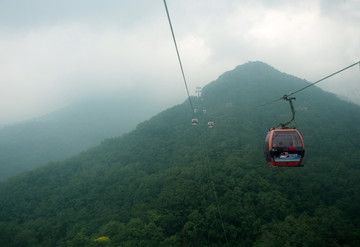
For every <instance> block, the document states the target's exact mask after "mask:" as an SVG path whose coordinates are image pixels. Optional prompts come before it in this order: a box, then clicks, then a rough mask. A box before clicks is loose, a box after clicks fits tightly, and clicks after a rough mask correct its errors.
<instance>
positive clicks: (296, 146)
mask: <svg viewBox="0 0 360 247" xmlns="http://www.w3.org/2000/svg"><path fill="white" fill-rule="evenodd" d="M283 98H284V100H287V101H289V103H290V108H291V111H292V119H291V120H290V121H289V122H287V123H284V124H280V127H278V128H271V129H270V130H269V131H268V133H267V135H266V137H265V144H264V155H265V159H266V162H267V163H268V165H269V166H271V167H300V166H303V165H302V164H301V163H302V161H303V159H304V155H305V146H304V140H303V138H302V136H301V134H300V132H299V131H298V130H297V129H295V127H293V128H288V127H286V126H287V125H288V124H290V123H291V122H293V121H294V119H295V110H294V107H293V104H292V100H293V99H295V98H294V97H292V98H290V97H288V96H287V95H284V97H283Z"/></svg>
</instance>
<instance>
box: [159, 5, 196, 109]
mask: <svg viewBox="0 0 360 247" xmlns="http://www.w3.org/2000/svg"><path fill="white" fill-rule="evenodd" d="M164 6H165V10H166V14H167V17H168V20H169V25H170V30H171V34H172V37H173V40H174V45H175V49H176V54H177V57H178V60H179V65H180V69H181V73H182V77H183V79H184V84H185V88H186V92H187V95H188V98H189V102H190V106H191V109H192V111H193V113H195V109H194V106H193V104H192V101H191V97H190V93H189V89H188V86H187V83H186V79H185V73H184V69H183V66H182V63H181V58H180V54H179V49H178V47H177V44H176V39H175V34H174V30H173V27H172V24H171V20H170V15H169V10H168V7H167V5H166V0H164Z"/></svg>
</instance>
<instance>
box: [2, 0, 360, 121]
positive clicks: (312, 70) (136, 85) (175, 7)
mask: <svg viewBox="0 0 360 247" xmlns="http://www.w3.org/2000/svg"><path fill="white" fill-rule="evenodd" d="M167 4H168V8H169V12H170V15H171V18H172V22H173V27H174V31H175V35H176V38H177V41H178V46H179V51H180V55H181V57H182V60H183V65H184V70H185V74H186V77H187V81H188V85H189V90H190V92H191V94H194V93H195V88H196V87H197V86H204V85H206V84H208V83H209V82H211V81H213V80H215V79H217V77H218V76H219V75H220V74H222V73H223V72H224V71H228V70H231V69H233V68H234V67H236V66H237V65H239V64H243V63H245V62H247V61H257V60H259V61H264V62H266V63H268V64H270V65H272V66H274V67H276V68H278V69H279V70H281V71H284V72H286V73H289V74H293V75H295V76H297V77H300V78H304V79H306V80H308V81H310V82H313V81H316V80H318V79H320V78H322V77H324V76H327V75H329V74H331V73H333V72H335V71H337V70H339V69H341V68H343V67H346V66H348V65H349V64H352V63H354V62H356V61H359V54H360V31H359V28H358V23H360V2H359V1H356V0H353V1H330V2H329V1H320V0H318V1H310V0H307V1H299V2H288V1H281V0H279V1H276V0H274V1H261V0H258V1H241V2H239V1H235V0H227V1H204V0H201V1H196V3H194V2H193V1H189V0H185V1H178V0H168V1H167ZM0 53H1V54H2V56H1V57H0V81H1V90H0V100H1V104H0V126H3V125H5V124H12V123H15V122H19V121H24V120H26V119H31V118H34V117H38V116H41V115H44V114H46V113H50V112H52V111H55V110H56V109H59V108H62V107H65V106H67V105H70V104H72V102H74V101H77V100H79V99H81V98H86V97H97V96H100V95H102V96H105V97H106V95H107V94H109V93H111V94H114V93H116V94H118V95H119V97H121V95H124V94H125V95H132V96H134V97H147V98H148V99H149V101H162V102H163V104H164V105H169V106H170V105H173V104H176V103H179V102H182V101H183V100H184V99H185V98H186V97H187V95H186V91H185V88H184V85H183V81H182V77H181V73H180V69H179V65H178V61H177V58H176V52H175V48H174V45H173V43H172V38H171V33H170V29H169V25H168V22H167V17H166V13H165V9H164V6H163V2H162V1H145V0H136V1H131V2H129V1H106V2H105V3H104V2H100V1H95V0H93V1H76V3H74V2H72V1H61V2H48V1H44V0H38V1H31V2H28V1H24V0H18V1H11V2H7V1H3V2H1V3H0ZM359 76H360V72H359V70H358V69H356V68H353V69H351V70H349V71H346V72H344V73H343V74H341V75H339V76H337V77H335V78H333V79H332V80H329V81H326V82H322V83H321V84H318V86H319V87H322V88H323V89H325V90H327V91H330V92H333V93H336V94H338V95H341V96H345V97H347V98H348V99H350V100H351V101H354V102H356V103H358V104H360V95H359V92H360V84H359V83H358V82H359ZM294 90H295V89H294Z"/></svg>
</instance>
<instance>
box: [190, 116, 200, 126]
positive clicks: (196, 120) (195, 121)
mask: <svg viewBox="0 0 360 247" xmlns="http://www.w3.org/2000/svg"><path fill="white" fill-rule="evenodd" d="M198 123H199V120H198V119H197V118H193V119H191V125H193V126H195V125H197V124H198Z"/></svg>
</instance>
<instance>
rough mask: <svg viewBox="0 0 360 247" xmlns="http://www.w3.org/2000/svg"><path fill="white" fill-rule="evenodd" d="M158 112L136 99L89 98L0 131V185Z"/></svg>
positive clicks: (123, 129)
mask: <svg viewBox="0 0 360 247" xmlns="http://www.w3.org/2000/svg"><path fill="white" fill-rule="evenodd" d="M159 109H164V108H161V107H160V104H159V103H155V102H147V101H146V100H140V99H139V98H131V97H120V98H119V99H118V98H115V97H114V96H111V97H104V98H92V99H86V100H82V101H79V102H75V103H73V104H71V105H69V106H67V107H64V108H62V109H59V110H57V111H55V112H52V113H50V114H47V115H45V116H42V117H39V118H36V119H32V120H29V121H25V122H22V123H18V124H14V125H10V126H7V127H5V128H2V129H0V181H1V180H5V179H7V178H9V177H11V176H14V175H16V174H19V173H21V172H24V171H25V170H31V169H33V168H35V167H39V166H42V165H45V164H46V163H48V162H50V161H59V160H63V159H66V158H69V157H71V156H73V155H75V154H77V153H79V152H81V151H83V150H85V149H88V148H91V147H94V146H97V145H99V143H100V142H101V141H102V140H104V139H105V138H109V137H113V136H119V135H121V134H124V133H126V132H129V131H130V130H132V129H134V128H135V127H136V125H137V124H138V123H140V122H142V121H144V120H146V119H148V118H150V117H151V116H152V115H153V114H154V113H156V112H158V110H159Z"/></svg>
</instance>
